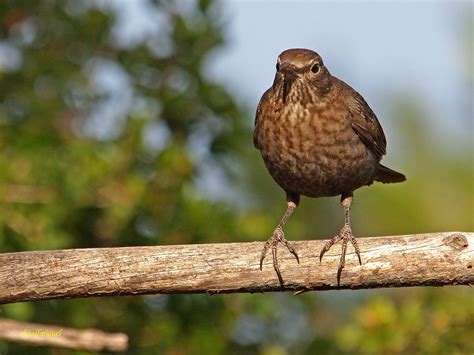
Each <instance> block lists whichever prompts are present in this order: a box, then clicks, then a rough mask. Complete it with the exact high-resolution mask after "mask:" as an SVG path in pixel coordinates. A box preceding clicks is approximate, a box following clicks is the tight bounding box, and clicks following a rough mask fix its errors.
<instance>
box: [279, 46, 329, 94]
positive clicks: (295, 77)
mask: <svg viewBox="0 0 474 355" xmlns="http://www.w3.org/2000/svg"><path fill="white" fill-rule="evenodd" d="M273 85H274V87H276V88H277V90H278V91H281V93H282V95H283V100H284V101H286V99H287V96H288V95H289V94H290V92H291V91H292V89H295V90H296V91H295V92H296V93H297V92H300V93H302V92H303V91H306V90H308V89H309V90H311V88H312V90H313V91H315V92H317V93H319V94H323V93H324V92H327V91H329V88H330V73H329V71H328V70H327V68H326V67H325V66H324V63H323V60H322V58H321V56H320V55H319V54H318V53H316V52H314V51H312V50H309V49H302V48H295V49H287V50H286V51H284V52H282V53H281V54H280V55H279V56H278V58H277V63H276V74H275V81H274V83H273ZM303 95H304V93H303ZM298 96H301V95H298Z"/></svg>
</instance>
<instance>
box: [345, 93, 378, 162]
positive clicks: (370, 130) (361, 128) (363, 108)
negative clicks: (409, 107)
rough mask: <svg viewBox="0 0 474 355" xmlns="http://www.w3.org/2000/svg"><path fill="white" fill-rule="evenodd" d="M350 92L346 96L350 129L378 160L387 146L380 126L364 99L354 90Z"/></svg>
mask: <svg viewBox="0 0 474 355" xmlns="http://www.w3.org/2000/svg"><path fill="white" fill-rule="evenodd" d="M351 91H352V95H348V96H349V97H350V102H349V112H350V120H351V125H352V128H353V129H354V131H355V132H356V133H357V135H358V136H359V138H360V139H361V141H362V142H363V143H364V144H365V146H366V147H367V148H369V149H370V151H371V152H372V153H373V154H374V155H375V157H376V158H377V159H379V160H380V159H382V156H384V155H385V153H386V146H387V141H386V140H385V134H384V133H383V130H382V126H381V125H380V123H379V121H378V119H377V116H375V113H374V112H373V111H372V109H371V108H370V107H369V105H368V104H367V102H365V100H364V98H363V97H362V96H361V95H360V94H359V93H358V92H356V91H355V90H353V89H351Z"/></svg>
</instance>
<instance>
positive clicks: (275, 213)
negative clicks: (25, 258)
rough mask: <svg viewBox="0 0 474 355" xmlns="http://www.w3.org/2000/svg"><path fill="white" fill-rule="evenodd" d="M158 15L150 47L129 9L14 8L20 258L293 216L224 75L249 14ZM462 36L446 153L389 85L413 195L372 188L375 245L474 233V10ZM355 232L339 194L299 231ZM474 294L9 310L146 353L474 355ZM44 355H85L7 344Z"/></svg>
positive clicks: (215, 6)
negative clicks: (398, 238)
mask: <svg viewBox="0 0 474 355" xmlns="http://www.w3.org/2000/svg"><path fill="white" fill-rule="evenodd" d="M140 3H141V5H142V6H144V8H146V12H147V13H148V14H149V15H150V16H151V18H152V19H153V21H152V22H151V24H152V25H153V26H151V28H152V30H150V31H148V32H146V31H145V32H141V33H139V34H136V33H135V34H134V32H133V31H131V32H130V31H129V32H121V29H122V30H123V28H124V27H127V26H128V27H130V26H131V27H132V28H133V26H134V25H137V24H138V23H140V22H141V21H145V19H142V18H141V17H140V15H137V14H133V13H131V12H130V13H128V12H127V11H124V10H123V9H120V6H122V5H123V4H124V3H123V2H112V1H79V0H71V1H41V2H40V1H38V2H32V1H13V0H7V1H5V0H4V1H2V2H1V3H0V149H1V150H0V152H1V153H0V250H1V251H2V252H15V251H26V250H45V249H60V248H80V247H106V246H107V247H110V246H133V245H156V244H182V243H204V242H235V241H254V240H261V241H263V240H266V239H267V238H268V237H269V235H270V233H271V231H272V230H273V228H274V226H275V224H276V223H277V222H278V220H279V218H280V217H281V214H282V213H283V211H284V209H285V203H284V193H283V192H282V191H281V190H280V189H279V188H278V187H277V185H276V184H275V183H274V182H273V181H272V180H271V178H270V176H269V175H268V174H267V172H266V171H265V168H264V166H263V163H262V161H261V158H260V155H259V153H258V152H257V151H256V150H255V149H254V148H253V144H252V133H251V132H252V123H253V114H254V111H255V105H254V104H253V103H249V102H246V101H245V100H244V99H243V98H242V96H239V94H238V93H234V92H233V91H232V89H231V88H230V87H231V86H232V85H230V86H226V85H224V84H223V83H222V82H221V81H219V80H217V79H216V77H217V76H213V75H212V70H211V71H209V70H207V69H206V68H208V66H209V65H210V64H209V63H217V64H216V65H218V62H219V59H218V58H219V57H218V55H217V54H218V53H219V50H224V49H225V48H226V47H225V45H226V38H227V37H226V35H225V34H226V30H227V27H228V26H229V22H228V20H229V19H232V17H233V15H234V13H233V12H232V11H230V12H229V11H226V6H227V3H226V2H218V3H214V2H213V1H205V0H203V1H199V2H195V1H193V2H186V1H178V2H173V1H162V2H159V1H147V0H144V1H140ZM460 4H461V3H460ZM468 4H469V3H468V2H467V3H465V4H464V5H468ZM313 5H314V6H317V4H316V3H314V4H313ZM313 5H311V4H310V5H308V6H313ZM259 6H263V7H265V6H267V8H266V9H268V11H270V9H271V8H272V4H270V3H267V4H265V3H260V5H259ZM465 7H466V6H465ZM467 8H469V6H467ZM409 9H410V5H409V4H407V11H409ZM265 11H267V10H265ZM269 20H270V19H262V21H269ZM288 21H296V20H295V19H292V20H288ZM420 23H422V20H420ZM453 26H454V24H453ZM455 26H458V28H459V34H460V35H459V36H460V38H461V41H462V42H463V43H464V45H463V47H464V49H465V52H464V53H463V55H464V57H463V60H464V61H463V63H462V66H463V68H464V69H465V71H464V72H463V75H464V77H463V78H464V81H465V87H463V88H462V89H463V92H464V94H465V91H468V97H469V99H468V100H469V103H468V104H467V107H465V109H464V111H461V112H463V117H462V118H461V119H460V120H458V121H457V123H456V125H457V131H462V132H463V133H464V135H463V136H462V137H453V136H452V135H451V136H450V135H449V134H448V135H446V136H445V137H444V139H438V137H437V136H436V135H434V134H432V131H431V129H430V128H429V127H428V126H427V125H429V124H430V114H429V113H428V112H429V110H428V107H429V106H430V103H429V102H428V103H427V102H426V100H422V99H419V97H418V96H417V93H416V91H415V92H405V91H404V92H402V93H400V92H396V93H394V91H391V90H390V89H389V88H387V95H386V96H385V97H384V100H385V101H384V106H385V108H386V115H385V116H384V117H381V116H380V115H379V118H380V120H381V122H382V124H383V125H384V127H386V128H385V129H386V131H389V132H390V133H388V134H387V135H388V136H389V149H388V150H389V153H388V156H390V155H391V154H394V156H396V162H392V163H390V164H389V165H390V166H391V167H393V168H394V169H396V170H399V171H402V172H404V173H405V174H406V175H407V177H408V181H407V182H406V183H404V184H396V185H384V186H382V185H381V184H375V185H373V186H371V187H370V188H362V189H361V190H359V191H357V192H356V203H355V205H354V208H353V230H354V232H355V234H356V236H369V235H372V236H375V235H394V234H410V233H417V232H430V231H450V230H463V231H472V230H473V198H474V197H473V195H474V191H473V181H474V176H473V145H472V134H473V133H472V119H473V117H472V101H471V99H472V96H471V95H472V84H473V75H474V73H473V71H472V64H473V56H472V54H473V52H472V39H473V32H472V12H471V13H470V15H468V16H460V17H459V21H457V22H456V24H455ZM255 28H257V27H255ZM255 31H257V30H255ZM124 33H128V34H129V37H127V38H124V36H123V34H124ZM130 34H131V35H130ZM130 36H132V37H131V38H130ZM241 40H243V41H246V40H248V41H250V40H251V39H250V38H244V39H241ZM276 40H278V38H277V39H276ZM261 45H262V47H263V46H264V43H261ZM333 45H334V46H335V47H337V43H333ZM256 48H258V47H256ZM283 49H285V47H281V48H279V51H281V50H283ZM314 49H316V50H318V48H314ZM279 51H274V52H273V54H272V55H273V56H274V58H276V56H277V55H278V53H279ZM241 56H246V57H248V58H249V60H248V62H247V63H243V64H242V65H240V66H235V67H232V66H227V68H226V70H228V71H229V72H233V73H234V74H236V75H239V73H241V72H242V75H243V77H245V75H246V74H245V72H246V68H247V67H248V63H249V62H252V56H255V57H258V56H259V53H258V52H256V53H255V52H253V53H245V54H242V53H241ZM274 58H272V62H268V63H267V64H266V68H265V70H269V69H270V68H273V66H274V63H273V61H274ZM211 59H212V60H213V62H211ZM414 61H415V64H416V63H417V62H416V58H415V59H414ZM433 61H435V62H436V63H439V64H440V70H441V71H444V70H450V68H443V67H442V63H443V58H433ZM327 65H328V66H329V67H330V68H331V65H330V64H328V62H327ZM418 65H419V66H424V65H425V64H424V63H423V62H419V63H418ZM364 69H367V70H370V69H371V68H364ZM253 70H257V71H258V70H259V69H258V68H257V69H255V68H254V69H253ZM262 70H263V68H262ZM361 70H362V69H361ZM336 71H337V70H336ZM209 73H211V74H209ZM271 75H273V74H270V76H269V77H268V78H266V80H267V84H265V85H267V86H269V85H270V84H271V81H272V77H271ZM343 79H344V77H343ZM359 79H360V82H363V81H364V79H363V78H359ZM252 84H253V82H251V81H250V82H249V83H248V85H249V86H252ZM350 84H353V85H354V86H355V87H356V88H358V87H357V85H355V84H356V83H353V82H350ZM455 89H459V88H452V87H449V86H447V87H446V88H445V90H446V93H448V92H450V91H453V90H455ZM469 91H470V92H469ZM261 92H263V90H261ZM258 99H259V97H255V98H254V100H255V102H256V101H258ZM366 99H367V101H368V102H369V104H370V103H371V100H370V98H369V97H367V96H366ZM375 111H376V112H377V110H375ZM458 118H459V117H458ZM389 122H391V123H389ZM453 127H454V123H453ZM460 127H461V128H460ZM391 135H393V137H394V139H393V140H392V141H390V136H391ZM396 151H398V153H394V152H396ZM388 159H390V158H388ZM341 224H342V211H341V208H340V205H339V199H338V198H332V199H318V200H310V199H303V200H302V203H301V205H300V207H299V208H298V210H297V211H296V213H295V214H294V216H293V217H292V218H291V220H290V222H289V224H288V226H287V228H286V235H287V237H288V239H290V240H295V239H312V238H328V237H330V236H332V235H334V234H335V233H336V232H337V231H338V230H339V228H340V227H341ZM256 262H257V261H256ZM315 272H317V270H315ZM473 296H474V292H473V291H472V290H471V289H469V288H467V287H446V288H443V289H438V288H428V287H427V288H416V289H396V290H390V289H387V290H371V291H331V292H318V293H306V294H303V295H300V296H298V297H295V296H293V295H292V294H277V293H276V294H259V295H247V294H237V295H215V296H212V297H211V296H207V295H171V296H168V295H167V296H143V297H110V298H94V299H77V300H54V301H44V302H34V303H18V304H10V305H4V306H1V307H0V316H2V317H7V318H11V319H16V320H23V321H32V322H38V323H48V324H57V325H63V326H69V327H78V328H84V327H96V328H100V329H102V330H104V331H111V332H115V331H117V332H125V333H126V334H128V335H129V337H130V349H129V353H133V354H156V353H160V354H199V353H202V354H204V353H205V354H221V353H232V354H240V353H242V354H252V353H254V354H290V353H291V354H303V353H320V354H333V353H334V354H336V353H426V354H428V353H429V354H432V353H435V354H467V353H473V352H474V343H473V341H472V339H473V336H474V302H473ZM25 353H28V354H68V353H80V352H77V351H68V350H59V349H53V350H52V349H47V348H34V347H28V346H22V345H18V344H13V343H1V342H0V354H25Z"/></svg>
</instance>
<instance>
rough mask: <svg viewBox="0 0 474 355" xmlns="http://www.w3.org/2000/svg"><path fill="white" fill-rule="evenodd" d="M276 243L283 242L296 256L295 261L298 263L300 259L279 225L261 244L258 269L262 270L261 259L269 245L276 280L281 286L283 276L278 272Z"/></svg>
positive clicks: (263, 257)
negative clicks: (262, 244) (263, 243)
mask: <svg viewBox="0 0 474 355" xmlns="http://www.w3.org/2000/svg"><path fill="white" fill-rule="evenodd" d="M278 243H281V244H283V245H284V246H286V247H287V248H288V250H289V251H290V253H291V254H293V255H294V256H295V258H296V261H298V263H299V262H300V259H299V258H298V254H297V253H296V250H295V249H294V248H293V246H292V245H291V244H290V243H289V242H288V241H287V240H286V239H285V233H283V229H282V228H281V227H277V228H276V229H275V230H274V231H273V234H272V236H271V237H270V239H268V240H267V242H266V243H265V245H264V246H263V249H262V255H261V256H260V270H262V266H263V259H265V256H266V255H267V252H268V249H270V247H271V248H272V255H273V268H274V269H275V271H276V273H277V276H278V280H279V281H280V284H281V285H282V286H283V278H282V276H281V272H280V267H279V265H278V254H277V247H278Z"/></svg>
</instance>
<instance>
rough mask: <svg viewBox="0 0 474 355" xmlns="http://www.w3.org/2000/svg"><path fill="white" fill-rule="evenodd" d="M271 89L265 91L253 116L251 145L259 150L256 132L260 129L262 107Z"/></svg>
mask: <svg viewBox="0 0 474 355" xmlns="http://www.w3.org/2000/svg"><path fill="white" fill-rule="evenodd" d="M270 91H271V88H270V89H268V90H267V91H265V93H264V94H263V95H262V98H261V99H260V102H259V103H258V106H257V113H256V114H255V128H254V130H253V145H254V146H255V148H257V149H260V144H259V142H258V130H259V129H260V125H261V122H262V119H263V118H262V116H263V114H264V113H263V111H264V106H265V105H266V104H265V102H266V101H267V98H268V95H269V94H270Z"/></svg>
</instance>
